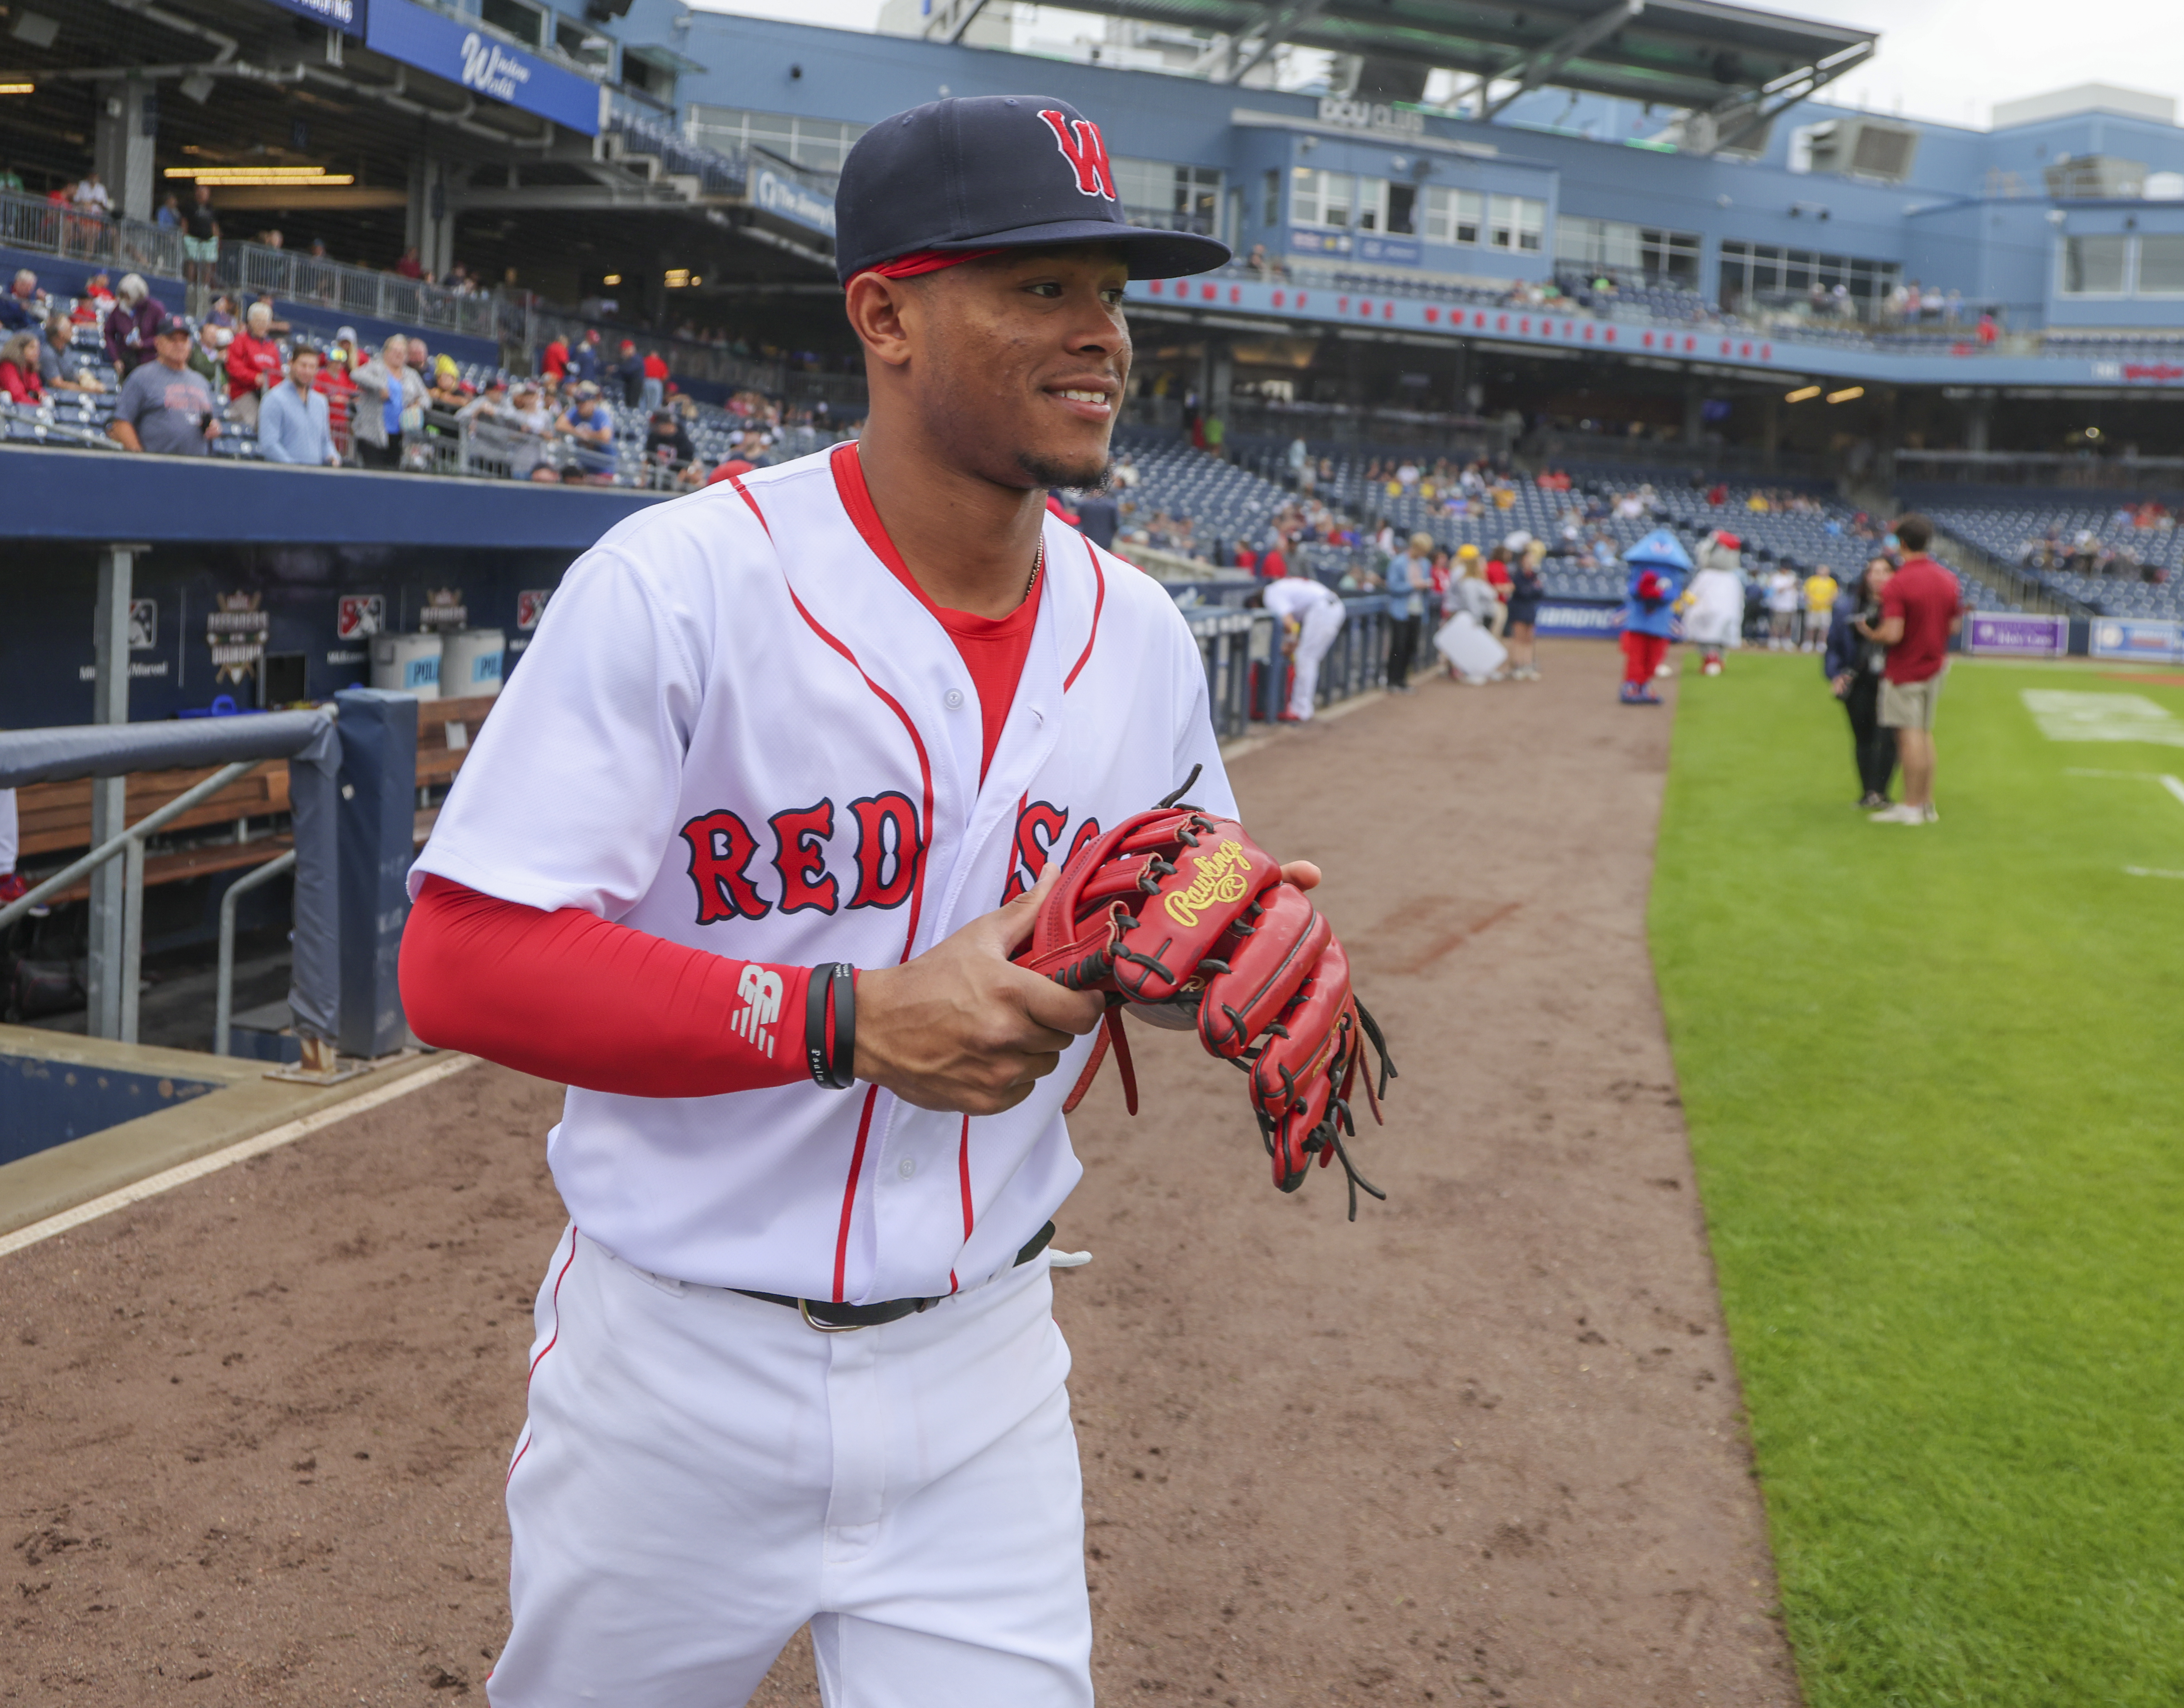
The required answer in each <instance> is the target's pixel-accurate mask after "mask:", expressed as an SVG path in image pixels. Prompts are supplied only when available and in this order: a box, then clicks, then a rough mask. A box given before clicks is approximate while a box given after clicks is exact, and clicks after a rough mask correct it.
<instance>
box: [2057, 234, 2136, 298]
mask: <svg viewBox="0 0 2184 1708" xmlns="http://www.w3.org/2000/svg"><path fill="white" fill-rule="evenodd" d="M2130 252H2131V239H2130V238H2129V237H2065V238H2064V239H2063V290H2064V294H2065V295H2068V296H2074V297H2081V296H2082V297H2101V296H2105V297H2114V296H2121V295H2122V294H2123V290H2124V271H2125V263H2126V261H2127V260H2129V259H2130Z"/></svg>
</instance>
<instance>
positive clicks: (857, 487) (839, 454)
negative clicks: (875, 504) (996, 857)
mask: <svg viewBox="0 0 2184 1708" xmlns="http://www.w3.org/2000/svg"><path fill="white" fill-rule="evenodd" d="M833 467H834V490H835V492H836V493H837V494H838V495H839V496H840V498H841V500H842V508H843V509H844V510H846V511H849V513H850V521H851V522H855V524H856V525H857V532H858V533H860V534H861V535H863V536H864V541H865V544H866V545H867V546H869V547H871V548H872V555H873V556H874V557H877V559H879V561H881V562H882V563H883V564H885V565H886V566H887V567H889V569H890V570H891V571H893V572H894V578H895V579H896V580H897V581H899V582H900V583H902V584H903V585H904V586H905V587H906V588H908V589H910V590H911V595H912V596H913V597H914V598H916V599H917V602H918V603H919V604H920V605H922V606H924V607H925V608H926V609H927V610H928V611H931V612H932V613H933V617H935V618H936V619H938V621H939V624H940V626H941V627H942V628H944V629H946V630H947V631H948V638H949V639H950V640H952V641H954V642H955V643H956V653H957V654H958V656H961V659H962V661H963V667H964V669H966V670H967V671H969V672H970V673H971V685H972V687H973V688H975V689H978V719H979V725H980V728H979V734H980V735H981V736H982V737H983V753H982V755H981V756H980V758H979V761H978V781H979V782H981V783H983V782H984V781H985V780H986V770H987V767H989V766H990V765H992V764H993V762H994V750H995V748H996V747H998V746H1000V744H1001V726H1002V725H1003V724H1005V723H1007V722H1008V721H1009V708H1010V707H1011V706H1014V705H1015V704H1016V699H1017V682H1018V681H1019V680H1020V679H1021V678H1022V676H1023V667H1024V659H1025V658H1026V657H1027V656H1028V655H1029V654H1030V651H1031V632H1032V629H1033V628H1034V627H1035V626H1036V625H1037V624H1038V622H1039V600H1038V599H1037V598H1035V597H1033V596H1032V595H1033V594H1036V593H1037V592H1038V589H1037V588H1036V587H1034V588H1031V589H1028V592H1027V594H1026V597H1025V599H1024V600H1023V602H1022V604H1021V605H1019V606H1017V608H1016V609H1015V610H1014V611H1011V612H1010V613H1009V614H1008V615H1007V616H1006V617H978V616H974V615H972V613H971V612H970V611H950V610H948V609H947V608H946V607H944V606H938V605H935V604H934V603H933V595H932V594H928V592H926V590H925V589H923V588H922V587H920V586H919V585H918V584H917V577H916V576H914V575H912V574H911V572H910V566H909V565H908V564H906V563H905V562H904V561H902V554H901V553H900V552H899V551H897V550H895V546H894V541H893V540H892V539H889V538H888V532H887V529H886V528H884V527H882V526H881V525H880V517H879V512H878V511H876V510H874V509H873V508H872V493H871V492H870V490H868V489H867V488H866V485H865V466H864V464H863V462H862V461H861V460H860V459H859V457H858V455H857V444H856V441H855V439H851V440H849V441H847V442H846V443H844V444H838V445H837V446H835V447H834V455H833ZM1024 572H1025V573H1026V574H1027V575H1028V574H1029V573H1030V572H1031V567H1030V566H1029V565H1028V564H1027V565H1026V566H1025V567H1024Z"/></svg>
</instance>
